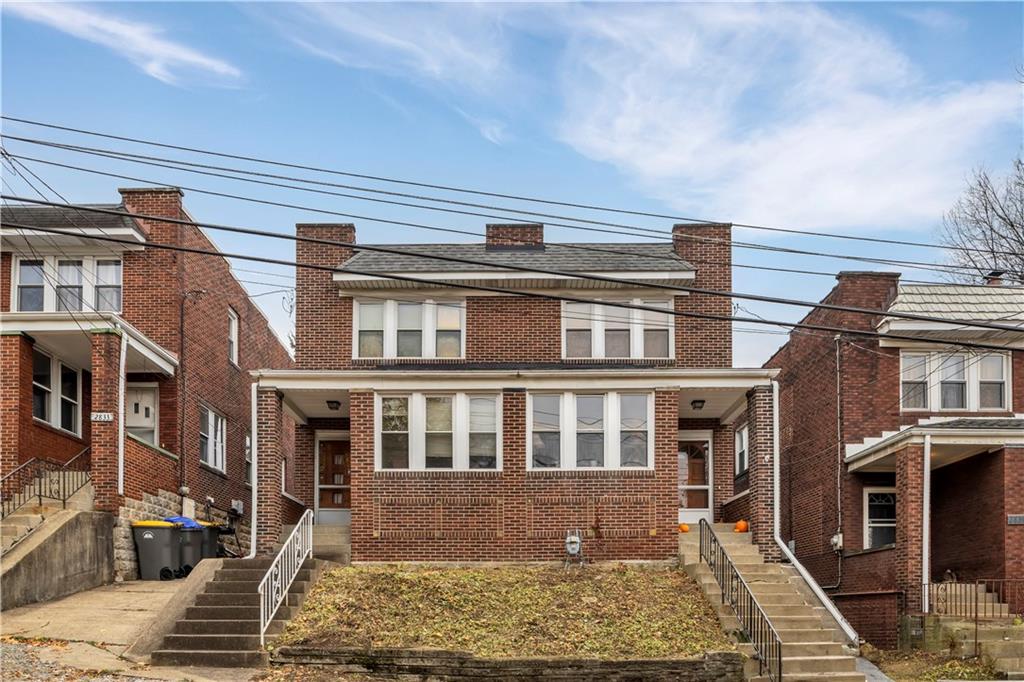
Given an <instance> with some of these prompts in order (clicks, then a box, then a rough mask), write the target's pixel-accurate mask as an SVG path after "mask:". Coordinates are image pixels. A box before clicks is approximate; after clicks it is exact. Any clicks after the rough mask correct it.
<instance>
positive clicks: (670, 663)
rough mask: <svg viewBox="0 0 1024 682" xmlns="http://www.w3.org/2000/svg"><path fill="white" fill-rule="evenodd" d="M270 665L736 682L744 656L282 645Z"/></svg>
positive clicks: (499, 676) (461, 676) (428, 676)
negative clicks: (515, 655) (497, 654)
mask: <svg viewBox="0 0 1024 682" xmlns="http://www.w3.org/2000/svg"><path fill="white" fill-rule="evenodd" d="M271 661H272V662H273V663H288V664H293V665H294V664H298V665H317V666H327V665H330V666H337V672H338V673H339V674H344V673H349V674H360V675H368V676H380V677H387V678H394V677H395V676H406V675H409V676H416V679H422V680H437V681H441V680H480V679H486V680H503V681H508V682H513V681H517V680H536V679H544V680H565V681H568V680H573V681H574V682H576V681H579V680H595V681H596V680H619V681H625V680H644V681H645V682H648V681H654V682H663V681H664V682H668V681H669V680H676V681H681V682H689V681H692V682H741V681H742V680H743V663H744V656H743V655H742V654H740V653H739V652H736V651H712V652H708V653H706V654H705V655H703V656H699V657H694V658H680V659H643V660H623V661H602V660H594V659H574V658H519V659H487V658H477V657H475V656H473V655H472V654H468V653H464V652H459V651H441V650H423V649H372V650H368V649H347V648H337V649H318V648H315V647H298V646H283V647H281V648H280V649H277V650H276V651H274V652H273V654H272V656H271Z"/></svg>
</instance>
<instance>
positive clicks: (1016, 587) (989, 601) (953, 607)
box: [923, 578, 1024, 656]
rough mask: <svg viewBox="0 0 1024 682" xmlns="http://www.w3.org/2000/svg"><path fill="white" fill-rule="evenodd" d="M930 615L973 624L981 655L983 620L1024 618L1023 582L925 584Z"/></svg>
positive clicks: (994, 580) (990, 580)
mask: <svg viewBox="0 0 1024 682" xmlns="http://www.w3.org/2000/svg"><path fill="white" fill-rule="evenodd" d="M923 590H924V592H925V593H926V594H927V597H928V606H927V608H926V609H925V611H926V612H927V613H930V614H932V615H936V616H951V617H954V618H958V619H962V620H967V621H973V622H974V655H975V656H979V655H981V643H980V640H979V637H978V630H979V629H980V624H981V622H983V621H999V620H1013V619H1015V618H1019V617H1021V616H1024V579H1020V578H978V579H976V580H973V581H971V580H967V581H963V582H960V581H948V582H939V583H925V584H924V585H923Z"/></svg>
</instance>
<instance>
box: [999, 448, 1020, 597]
mask: <svg viewBox="0 0 1024 682" xmlns="http://www.w3.org/2000/svg"><path fill="white" fill-rule="evenodd" d="M1003 506H1004V512H1005V513H1006V514H1007V515H1009V514H1024V447H1007V448H1004V449H1003ZM999 521H1000V523H1002V524H1003V530H1004V532H1005V534H1006V535H1005V537H1004V540H1003V547H1005V548H1006V549H1005V552H1006V558H1005V559H1004V566H1003V577H1004V578H1007V579H1009V580H1024V526H1011V525H1010V524H1009V523H1007V521H1006V519H1000V520H999ZM1011 593H1012V590H1011ZM1010 609H1011V611H1012V612H1013V613H1021V612H1022V611H1024V590H1019V591H1018V592H1017V593H1016V594H1012V595H1011V598H1010Z"/></svg>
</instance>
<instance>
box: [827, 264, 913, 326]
mask: <svg viewBox="0 0 1024 682" xmlns="http://www.w3.org/2000/svg"><path fill="white" fill-rule="evenodd" d="M836 281H837V282H838V284H836V286H835V288H834V289H832V292H831V293H829V295H828V296H826V297H825V299H824V300H825V301H827V302H828V303H834V304H837V305H848V306H857V307H859V308H875V309H878V310H886V309H888V308H889V306H890V305H892V302H893V300H894V299H895V298H896V294H897V293H898V290H899V284H900V273H898V272H878V271H874V270H862V271H858V270H843V271H841V272H839V273H838V274H837V275H836ZM878 321H879V317H878V316H871V315H864V314H862V313H852V312H839V311H836V312H834V313H832V315H831V316H830V317H829V318H828V319H827V320H826V321H825V322H826V323H827V324H833V325H835V326H838V327H844V328H846V329H863V330H874V329H875V325H877V324H878Z"/></svg>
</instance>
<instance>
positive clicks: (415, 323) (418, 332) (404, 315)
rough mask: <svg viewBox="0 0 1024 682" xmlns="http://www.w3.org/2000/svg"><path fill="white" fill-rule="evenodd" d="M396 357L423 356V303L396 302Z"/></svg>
mask: <svg viewBox="0 0 1024 682" xmlns="http://www.w3.org/2000/svg"><path fill="white" fill-rule="evenodd" d="M398 357H400V358H419V357H423V304H422V303H399V304H398Z"/></svg>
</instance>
